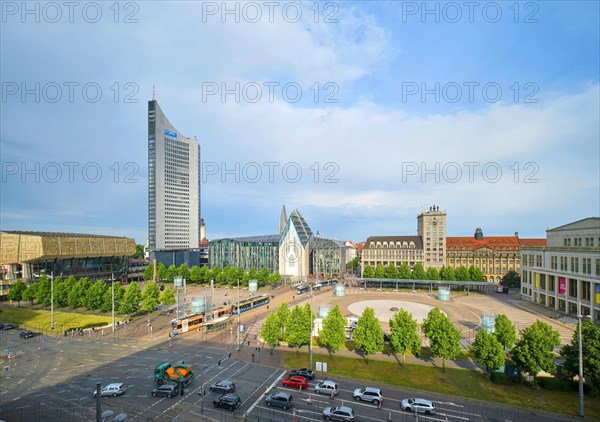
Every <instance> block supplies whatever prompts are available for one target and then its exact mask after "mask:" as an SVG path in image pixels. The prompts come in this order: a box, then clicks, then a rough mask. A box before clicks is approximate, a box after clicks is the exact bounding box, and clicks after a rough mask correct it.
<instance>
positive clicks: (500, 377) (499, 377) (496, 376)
mask: <svg viewBox="0 0 600 422" xmlns="http://www.w3.org/2000/svg"><path fill="white" fill-rule="evenodd" d="M490 381H492V382H493V383H494V384H501V385H506V384H509V383H510V380H509V379H508V377H507V376H506V374H504V373H502V372H492V373H491V374H490Z"/></svg>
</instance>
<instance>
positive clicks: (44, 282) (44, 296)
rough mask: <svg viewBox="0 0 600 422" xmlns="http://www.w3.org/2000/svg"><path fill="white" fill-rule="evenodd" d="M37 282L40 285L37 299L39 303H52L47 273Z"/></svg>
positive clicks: (45, 304)
mask: <svg viewBox="0 0 600 422" xmlns="http://www.w3.org/2000/svg"><path fill="white" fill-rule="evenodd" d="M37 283H39V287H38V289H37V294H36V296H35V299H36V300H37V303H38V305H44V306H48V305H50V295H51V291H50V290H51V286H50V280H49V279H48V277H47V276H46V274H42V276H41V277H40V279H39V281H38V282H37Z"/></svg>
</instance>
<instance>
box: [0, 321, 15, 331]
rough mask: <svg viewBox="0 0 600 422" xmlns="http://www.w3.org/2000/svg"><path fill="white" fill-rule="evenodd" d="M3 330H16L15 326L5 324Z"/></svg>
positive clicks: (2, 326)
mask: <svg viewBox="0 0 600 422" xmlns="http://www.w3.org/2000/svg"><path fill="white" fill-rule="evenodd" d="M1 328H2V329H3V330H12V329H13V328H15V325H14V324H9V323H7V322H5V323H4V324H2V325H1Z"/></svg>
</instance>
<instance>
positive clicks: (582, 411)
mask: <svg viewBox="0 0 600 422" xmlns="http://www.w3.org/2000/svg"><path fill="white" fill-rule="evenodd" d="M577 305H578V306H577V310H578V311H579V312H578V313H577V321H578V324H577V325H578V327H577V340H578V341H577V342H578V343H579V416H581V417H582V418H583V417H584V408H583V407H584V406H583V404H584V399H583V338H582V335H581V323H582V320H584V319H589V318H590V316H589V315H582V314H581V302H579V303H578V304H577Z"/></svg>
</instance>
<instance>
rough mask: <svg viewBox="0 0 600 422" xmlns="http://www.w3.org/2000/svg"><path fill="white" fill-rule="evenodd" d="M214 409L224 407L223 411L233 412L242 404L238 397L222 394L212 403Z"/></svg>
mask: <svg viewBox="0 0 600 422" xmlns="http://www.w3.org/2000/svg"><path fill="white" fill-rule="evenodd" d="M213 404H214V405H215V407H224V408H225V409H229V410H235V409H237V408H238V407H240V405H241V404H242V400H241V399H240V396H238V395H237V394H233V393H227V394H223V395H222V396H221V397H219V398H217V399H215V400H214V401H213Z"/></svg>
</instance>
